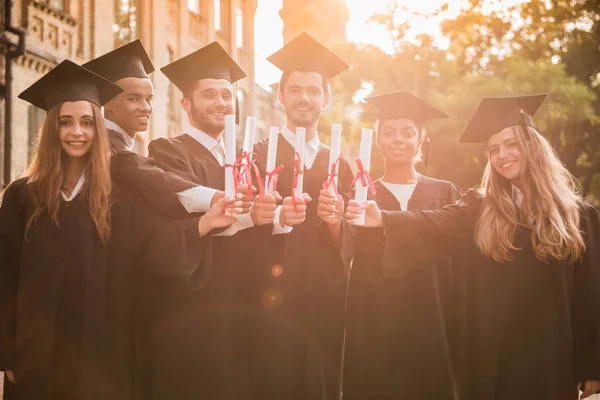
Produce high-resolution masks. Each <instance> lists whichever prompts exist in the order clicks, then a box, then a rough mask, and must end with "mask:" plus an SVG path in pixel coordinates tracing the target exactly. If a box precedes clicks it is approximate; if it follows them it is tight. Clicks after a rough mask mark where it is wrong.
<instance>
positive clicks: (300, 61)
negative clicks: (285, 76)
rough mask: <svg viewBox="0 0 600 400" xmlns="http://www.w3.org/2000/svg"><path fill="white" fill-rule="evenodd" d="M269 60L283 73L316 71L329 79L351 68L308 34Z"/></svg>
mask: <svg viewBox="0 0 600 400" xmlns="http://www.w3.org/2000/svg"><path fill="white" fill-rule="evenodd" d="M267 60H268V61H269V62H270V63H271V64H273V65H274V66H276V67H277V68H279V69H280V70H282V71H283V72H289V71H315V72H318V73H320V74H321V75H322V76H324V77H325V78H327V79H331V78H333V77H334V76H336V75H338V74H339V73H341V72H343V71H345V70H347V69H348V68H350V65H349V64H348V63H347V62H346V61H344V60H342V59H341V58H340V57H339V56H337V55H336V54H335V53H333V52H332V51H331V50H329V49H328V48H327V47H325V46H323V45H322V44H321V43H319V42H318V41H317V40H315V39H314V38H313V37H312V36H310V35H309V34H308V33H306V32H303V33H301V34H300V35H298V36H297V37H296V38H294V39H293V40H292V41H291V42H289V43H288V44H286V45H285V46H283V47H282V48H281V49H279V50H278V51H276V52H275V53H273V54H271V55H270V56H269V57H267Z"/></svg>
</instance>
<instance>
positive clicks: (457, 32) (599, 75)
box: [320, 0, 600, 199]
mask: <svg viewBox="0 0 600 400" xmlns="http://www.w3.org/2000/svg"><path fill="white" fill-rule="evenodd" d="M401 3H402V2H401V1H392V2H391V4H390V6H389V8H388V11H387V12H386V13H381V14H376V15H373V16H372V17H371V21H372V22H373V23H377V24H379V25H381V26H383V27H384V28H385V30H386V31H387V32H388V33H389V34H390V38H391V39H392V42H393V45H394V53H393V54H386V53H385V52H383V51H382V50H381V49H379V48H377V47H374V46H368V45H357V44H352V43H349V44H345V45H342V46H340V47H339V48H337V49H336V51H337V52H338V53H339V54H341V56H342V57H343V58H345V59H346V60H347V61H348V62H349V63H350V64H352V65H353V69H352V70H350V71H349V72H347V73H344V74H343V75H341V76H340V78H339V79H336V80H334V82H333V91H334V100H335V102H334V103H333V104H332V106H331V107H330V111H329V113H328V114H327V115H326V116H325V118H324V119H323V121H322V124H321V129H320V131H321V132H326V131H328V130H329V127H330V126H331V122H333V121H336V122H339V121H344V122H343V124H344V132H346V133H348V132H351V133H352V135H354V137H349V138H348V139H349V140H348V142H349V143H352V142H354V143H356V142H357V141H356V139H357V137H356V135H358V133H359V132H360V128H361V127H371V126H372V125H373V123H374V121H375V117H376V111H375V110H373V109H371V108H370V107H368V106H366V105H364V104H360V103H359V104H356V101H352V100H351V99H356V96H357V94H360V93H361V92H362V91H364V90H365V89H372V91H373V92H374V93H383V92H389V91H394V90H407V91H410V92H412V93H414V94H415V95H417V96H419V97H421V98H423V99H425V100H427V101H429V102H431V103H432V104H434V105H435V106H436V107H438V108H440V109H442V110H443V111H445V112H446V113H447V114H449V115H451V116H452V118H451V119H449V120H446V121H439V122H432V123H431V124H429V125H428V126H427V128H428V132H429V135H430V137H431V138H432V146H431V157H430V166H429V167H428V168H427V169H426V170H424V173H426V174H429V175H432V176H436V177H440V178H443V179H449V180H452V181H453V182H456V183H457V184H459V185H460V186H462V187H463V188H467V187H470V186H473V185H475V184H477V183H478V181H479V180H480V178H481V172H482V170H483V166H484V165H485V162H486V159H485V148H484V147H482V146H478V145H461V144H458V138H459V137H460V134H461V132H462V129H464V127H465V126H466V123H467V122H468V120H469V118H470V116H471V115H472V113H473V112H474V110H475V108H476V106H477V104H478V103H479V101H480V100H481V98H483V97H490V96H509V95H520V94H531V93H547V94H548V95H549V97H548V99H547V101H546V102H545V104H544V105H543V106H542V108H541V109H540V111H539V112H538V114H536V116H535V118H534V121H535V122H536V124H537V126H538V128H539V130H540V131H541V132H542V133H543V134H544V135H545V136H546V137H547V138H548V139H549V140H550V142H551V143H552V145H553V146H554V148H555V149H556V150H557V152H558V154H559V156H560V157H561V160H562V161H563V162H564V163H565V165H567V167H568V168H569V169H570V170H571V171H572V172H573V174H575V175H576V176H577V177H578V178H579V179H580V181H581V184H582V189H583V191H584V194H586V195H592V196H593V197H595V198H596V199H600V117H599V115H600V101H599V100H598V98H599V97H600V63H598V61H597V60H599V59H600V0H587V1H585V0H530V1H528V2H523V3H521V4H517V5H513V6H506V5H504V4H503V2H502V1H499V0H468V1H464V2H463V6H462V10H461V12H460V14H459V15H458V16H457V17H456V18H452V19H450V18H446V19H445V20H444V21H443V22H442V24H441V31H442V34H443V36H444V37H445V38H447V39H448V42H449V46H448V48H447V49H442V48H440V47H438V46H436V44H435V40H434V38H433V37H431V36H428V35H420V36H417V37H416V38H415V39H413V40H406V38H407V35H408V32H409V25H408V24H407V23H406V22H397V18H395V14H396V13H397V12H398V11H399V10H402V11H404V12H406V9H402V8H401V7H402V6H401ZM447 10H448V5H443V6H441V7H440V8H439V10H438V11H437V12H436V13H435V14H436V15H438V16H443V15H445V13H446V12H447ZM349 151H350V152H353V153H354V154H356V153H355V149H352V148H350V150H349ZM375 153H378V152H375ZM373 163H374V165H373V167H372V170H373V173H374V174H377V173H381V172H382V170H383V169H382V168H383V167H382V160H381V159H380V158H379V157H376V156H375V157H374V161H373Z"/></svg>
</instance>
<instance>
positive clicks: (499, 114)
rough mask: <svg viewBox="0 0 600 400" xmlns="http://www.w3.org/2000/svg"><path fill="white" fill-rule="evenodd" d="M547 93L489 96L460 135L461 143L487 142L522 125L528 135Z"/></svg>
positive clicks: (482, 101)
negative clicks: (498, 134)
mask: <svg viewBox="0 0 600 400" xmlns="http://www.w3.org/2000/svg"><path fill="white" fill-rule="evenodd" d="M546 96H547V95H546V94H533V95H528V96H515V97H489V98H485V99H483V100H481V103H479V107H477V110H476V111H475V114H473V116H472V117H471V120H470V121H469V124H468V125H467V128H466V129H465V131H464V132H463V134H462V136H461V137H460V140H459V141H460V143H485V142H487V141H488V139H489V138H490V137H491V136H493V135H495V134H496V133H498V132H500V131H501V130H503V129H505V128H508V127H509V126H514V125H520V126H522V127H523V131H524V132H525V134H526V135H527V129H526V128H527V126H531V127H534V125H533V119H532V117H533V115H535V113H536V112H537V110H538V108H540V106H541V105H542V103H543V102H544V99H545V98H546Z"/></svg>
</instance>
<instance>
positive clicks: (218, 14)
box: [214, 0, 231, 39]
mask: <svg viewBox="0 0 600 400" xmlns="http://www.w3.org/2000/svg"><path fill="white" fill-rule="evenodd" d="M214 2H215V7H214V8H215V30H216V31H218V32H219V33H220V34H221V36H222V37H223V38H225V39H229V32H230V27H231V0H214Z"/></svg>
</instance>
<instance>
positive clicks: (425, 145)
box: [422, 137, 431, 167]
mask: <svg viewBox="0 0 600 400" xmlns="http://www.w3.org/2000/svg"><path fill="white" fill-rule="evenodd" d="M430 143H431V140H430V139H429V137H426V138H425V142H424V143H423V148H422V154H423V166H424V167H427V166H428V165H429V145H430Z"/></svg>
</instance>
